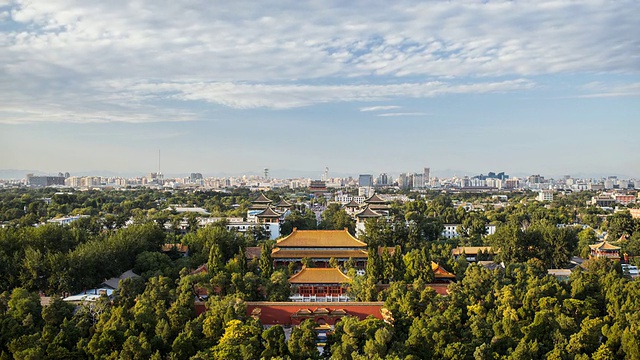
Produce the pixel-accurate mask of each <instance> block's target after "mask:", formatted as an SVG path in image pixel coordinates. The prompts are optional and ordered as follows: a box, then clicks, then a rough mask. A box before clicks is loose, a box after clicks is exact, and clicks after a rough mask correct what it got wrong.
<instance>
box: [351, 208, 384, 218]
mask: <svg viewBox="0 0 640 360" xmlns="http://www.w3.org/2000/svg"><path fill="white" fill-rule="evenodd" d="M356 217H359V218H377V217H382V214H380V213H378V212H376V211H375V210H373V209H371V207H370V206H369V205H367V206H366V207H365V208H364V210H362V211H360V212H359V213H357V214H356Z"/></svg>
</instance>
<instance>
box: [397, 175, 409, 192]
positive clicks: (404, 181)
mask: <svg viewBox="0 0 640 360" xmlns="http://www.w3.org/2000/svg"><path fill="white" fill-rule="evenodd" d="M410 185H411V184H409V176H407V174H405V173H402V174H400V175H399V176H398V187H400V188H401V189H408V188H409V186H410Z"/></svg>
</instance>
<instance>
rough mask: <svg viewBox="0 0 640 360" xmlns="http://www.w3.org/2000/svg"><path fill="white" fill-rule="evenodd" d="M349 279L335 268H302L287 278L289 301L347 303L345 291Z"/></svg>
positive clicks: (347, 298)
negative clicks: (289, 288) (289, 286)
mask: <svg viewBox="0 0 640 360" xmlns="http://www.w3.org/2000/svg"><path fill="white" fill-rule="evenodd" d="M350 282H351V278H350V277H348V276H347V275H345V274H343V273H342V271H340V269H337V268H306V267H303V268H302V270H300V271H299V272H298V273H296V274H295V275H293V276H291V277H290V278H289V284H291V290H292V294H293V295H291V296H290V297H289V299H290V300H291V301H303V302H317V301H321V302H343V301H349V297H348V296H347V289H348V286H349V283H350Z"/></svg>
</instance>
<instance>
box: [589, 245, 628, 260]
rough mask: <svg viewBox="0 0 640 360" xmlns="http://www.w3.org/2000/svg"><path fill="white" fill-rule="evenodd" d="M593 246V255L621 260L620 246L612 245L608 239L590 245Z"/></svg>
mask: <svg viewBox="0 0 640 360" xmlns="http://www.w3.org/2000/svg"><path fill="white" fill-rule="evenodd" d="M589 247H590V248H591V257H594V258H599V257H606V258H608V259H611V260H617V261H620V247H619V246H615V245H611V244H610V243H609V242H607V241H606V240H605V241H603V242H600V243H597V244H593V245H589Z"/></svg>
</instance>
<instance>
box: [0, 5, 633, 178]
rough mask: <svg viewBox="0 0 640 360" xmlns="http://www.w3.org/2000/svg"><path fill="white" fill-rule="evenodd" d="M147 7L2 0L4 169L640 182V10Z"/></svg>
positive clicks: (0, 136) (0, 138)
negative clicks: (442, 174)
mask: <svg viewBox="0 0 640 360" xmlns="http://www.w3.org/2000/svg"><path fill="white" fill-rule="evenodd" d="M127 4H128V5H127V6H123V5H122V4H117V3H110V2H107V3H104V2H101V1H31V2H28V3H27V2H22V1H13V0H9V1H7V0H4V1H3V0H0V49H2V50H3V51H2V52H0V80H1V81H0V93H1V94H2V96H3V101H2V102H0V153H2V154H3V155H4V156H2V157H0V169H33V170H39V171H42V172H45V173H57V172H58V171H69V172H71V173H86V172H89V171H111V172H115V173H133V172H137V173H140V175H144V174H145V173H147V172H152V171H157V152H158V149H161V150H162V172H164V173H168V174H184V173H190V172H193V171H198V172H202V173H209V174H210V173H233V174H240V173H250V172H255V173H260V171H261V169H262V168H264V167H268V168H270V169H275V170H272V173H273V174H274V175H276V174H277V171H278V169H297V171H300V172H301V173H308V172H317V177H318V178H319V177H320V176H321V174H322V171H323V169H324V167H325V166H328V167H329V168H330V172H331V173H337V174H345V173H350V174H354V175H357V174H361V173H362V174H365V173H372V174H373V175H374V176H375V175H377V174H378V172H389V173H396V174H397V173H399V172H403V171H410V172H417V171H420V169H422V168H423V167H425V166H428V167H431V169H432V171H433V172H434V173H436V174H437V173H438V171H442V169H452V168H453V169H459V170H451V171H463V172H465V173H467V175H470V176H472V175H477V174H481V173H485V174H486V173H487V172H488V171H506V172H508V173H510V174H511V173H514V174H526V173H529V174H537V173H540V174H542V175H545V176H561V175H563V174H589V173H593V172H597V173H601V174H612V175H613V174H624V175H626V176H629V177H640V156H638V155H637V154H640V143H639V142H638V141H637V134H638V133H640V121H639V119H640V101H639V100H640V75H639V70H640V57H639V54H640V46H639V45H638V41H637V40H636V39H635V34H637V33H640V24H639V23H638V22H637V20H636V19H637V18H638V17H640V3H638V2H635V1H630V0H628V1H618V2H604V1H583V2H579V3H576V2H573V1H536V2H532V1H520V2H511V1H486V2H471V1H468V2H465V1H462V2H455V3H454V2H428V3H422V2H413V1H400V2H394V3H393V4H388V3H385V2H379V3H374V4H373V5H372V4H371V3H364V2H362V3H359V2H355V3H350V4H342V3H340V2H328V3H327V2H324V3H322V5H314V4H313V3H311V4H308V3H299V2H290V3H281V2H278V3H267V2H255V3H253V4H251V5H247V4H246V3H244V4H229V3H224V4H216V5H211V4H210V3H208V2H200V1H195V2H192V3H190V5H189V6H186V5H183V4H180V3H168V4H160V3H156V2H151V1H134V2H128V3H127ZM274 171H275V172H274ZM460 175H464V174H460Z"/></svg>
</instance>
